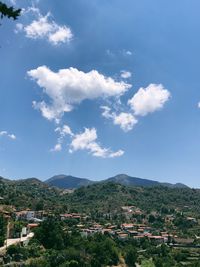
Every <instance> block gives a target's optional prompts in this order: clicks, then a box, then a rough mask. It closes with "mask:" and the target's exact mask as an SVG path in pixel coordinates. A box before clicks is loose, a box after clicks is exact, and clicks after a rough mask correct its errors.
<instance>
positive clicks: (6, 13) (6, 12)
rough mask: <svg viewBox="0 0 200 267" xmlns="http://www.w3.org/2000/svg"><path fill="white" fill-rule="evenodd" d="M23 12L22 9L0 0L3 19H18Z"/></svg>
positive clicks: (0, 12) (0, 11) (0, 14)
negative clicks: (9, 5)
mask: <svg viewBox="0 0 200 267" xmlns="http://www.w3.org/2000/svg"><path fill="white" fill-rule="evenodd" d="M20 13H21V9H14V7H12V6H11V7H8V6H7V5H6V4H4V3H2V2H1V1H0V17H1V19H2V18H3V17H7V18H9V19H10V18H12V19H14V20H16V19H17V18H18V17H19V16H20Z"/></svg>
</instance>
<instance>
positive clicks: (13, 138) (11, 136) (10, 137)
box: [0, 131, 17, 140]
mask: <svg viewBox="0 0 200 267" xmlns="http://www.w3.org/2000/svg"><path fill="white" fill-rule="evenodd" d="M1 136H5V137H8V138H9V139H12V140H16V139H17V138H16V136H15V135H14V134H11V133H8V132H7V131H1V132H0V137H1Z"/></svg>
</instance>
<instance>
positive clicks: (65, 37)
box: [15, 7, 73, 45]
mask: <svg viewBox="0 0 200 267" xmlns="http://www.w3.org/2000/svg"><path fill="white" fill-rule="evenodd" d="M29 12H32V13H33V14H34V15H35V16H36V19H35V20H33V21H32V22H31V23H30V24H28V25H23V24H22V23H18V24H17V25H16V30H15V32H16V33H18V32H19V31H24V32H25V34H26V37H28V38H31V39H47V40H48V41H49V42H50V43H51V44H53V45H58V44H60V43H66V42H70V41H71V40H72V38H73V33H72V31H71V29H70V28H69V27H67V26H66V25H63V26H61V25H58V24H57V23H56V22H55V21H54V20H52V19H51V14H50V13H47V15H46V16H42V15H41V13H40V10H39V9H38V8H35V7H29V8H27V9H24V10H23V12H22V14H23V15H25V14H27V13H29Z"/></svg>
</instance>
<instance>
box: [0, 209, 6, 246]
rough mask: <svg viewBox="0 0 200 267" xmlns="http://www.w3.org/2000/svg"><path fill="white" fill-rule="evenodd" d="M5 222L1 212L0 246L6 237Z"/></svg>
mask: <svg viewBox="0 0 200 267" xmlns="http://www.w3.org/2000/svg"><path fill="white" fill-rule="evenodd" d="M6 230H7V222H6V219H5V218H4V216H3V214H1V215H0V247H2V246H3V245H4V242H5V239H6Z"/></svg>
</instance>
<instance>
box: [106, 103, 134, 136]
mask: <svg viewBox="0 0 200 267" xmlns="http://www.w3.org/2000/svg"><path fill="white" fill-rule="evenodd" d="M101 108H102V109H103V112H102V116H103V117H105V118H106V119H111V120H112V121H113V123H114V125H119V126H120V128H121V129H122V130H123V131H124V132H128V131H130V130H132V129H133V127H134V126H135V124H136V123H137V122H138V121H137V119H136V118H135V117H134V116H133V115H132V114H131V113H127V112H121V113H119V114H118V115H117V114H116V113H115V112H111V109H110V108H109V107H107V106H102V107H101Z"/></svg>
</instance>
